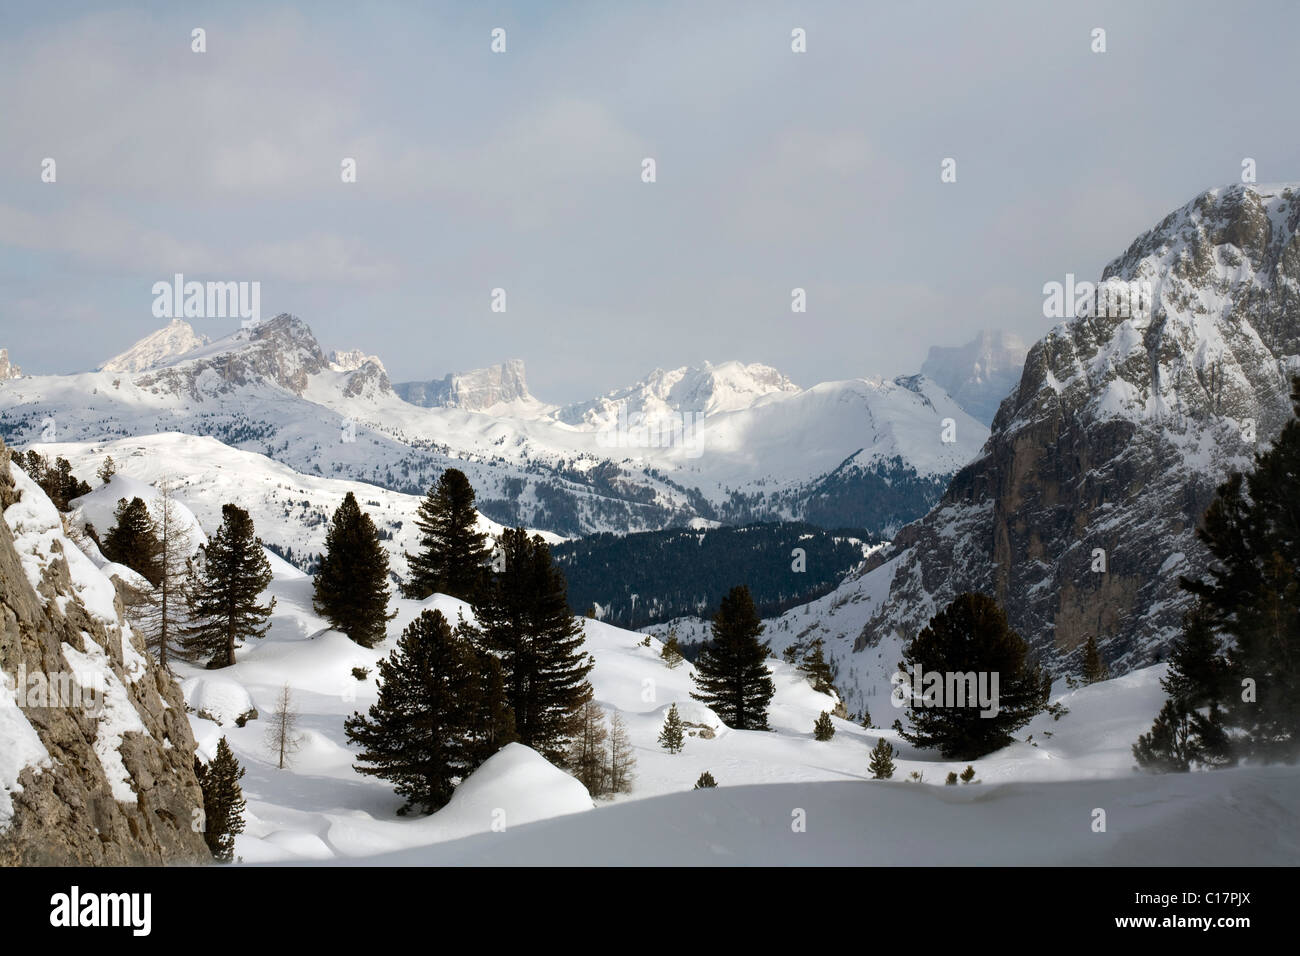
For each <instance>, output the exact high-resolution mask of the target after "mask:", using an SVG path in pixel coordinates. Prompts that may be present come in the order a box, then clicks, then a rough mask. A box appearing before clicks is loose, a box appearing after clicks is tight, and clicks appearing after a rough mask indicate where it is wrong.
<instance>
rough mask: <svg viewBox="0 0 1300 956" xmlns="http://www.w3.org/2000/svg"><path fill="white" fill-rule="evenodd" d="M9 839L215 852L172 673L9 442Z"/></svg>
mask: <svg viewBox="0 0 1300 956" xmlns="http://www.w3.org/2000/svg"><path fill="white" fill-rule="evenodd" d="M0 508H3V511H4V521H0V840H4V841H5V842H6V843H7V844H8V847H9V851H8V852H11V853H13V854H14V855H16V856H17V858H18V860H19V862H22V863H26V864H58V865H70V864H77V865H141V864H159V863H176V862H198V861H201V860H208V859H210V858H211V857H210V855H209V853H208V852H207V849H206V847H205V845H204V842H203V835H202V833H199V832H195V830H194V829H193V828H192V825H191V824H192V822H193V820H194V816H193V812H194V810H195V809H197V808H201V807H202V805H203V803H202V793H201V791H200V789H199V785H198V782H197V781H196V779H195V777H194V769H193V761H194V746H195V745H194V738H193V736H192V734H191V731H190V725H189V721H188V720H187V719H186V716H185V702H184V700H183V699H182V697H181V694H180V690H179V688H178V687H177V685H176V683H175V681H173V680H172V678H171V677H170V676H169V675H168V674H166V673H165V672H163V671H162V670H161V669H159V668H158V666H157V665H156V664H155V663H154V661H153V659H152V657H150V655H149V654H148V653H147V652H146V651H145V648H144V647H143V644H142V641H141V638H140V637H139V635H137V634H135V633H133V632H132V631H131V629H130V628H129V627H128V626H127V625H126V624H125V623H124V621H123V618H122V604H121V601H120V599H119V598H118V594H117V591H116V590H115V588H114V585H113V583H112V582H111V581H110V580H109V578H107V577H105V576H104V575H103V574H102V573H100V571H99V570H98V569H97V568H96V567H95V566H94V564H93V563H92V562H91V561H90V559H89V558H87V557H86V556H85V555H84V554H82V553H81V551H79V550H78V549H77V547H76V545H75V544H73V542H72V541H71V540H70V539H69V538H68V537H67V536H66V535H65V534H64V533H63V527H62V520H61V517H60V515H59V513H58V512H57V511H56V510H55V508H54V506H53V504H51V503H50V500H49V498H47V497H46V496H45V494H44V493H43V492H42V491H41V489H40V488H39V486H37V485H36V484H35V483H34V482H33V481H31V480H30V479H29V478H28V477H27V476H26V475H25V474H24V473H23V472H22V471H21V470H20V469H19V468H17V467H16V466H13V467H11V465H10V462H9V451H8V449H7V448H5V447H4V445H3V444H0Z"/></svg>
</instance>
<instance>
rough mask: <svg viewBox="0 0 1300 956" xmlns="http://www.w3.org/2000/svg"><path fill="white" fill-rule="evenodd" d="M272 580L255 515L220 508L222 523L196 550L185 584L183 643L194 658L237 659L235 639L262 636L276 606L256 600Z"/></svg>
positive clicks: (219, 662) (225, 663)
mask: <svg viewBox="0 0 1300 956" xmlns="http://www.w3.org/2000/svg"><path fill="white" fill-rule="evenodd" d="M270 583H271V563H270V562H269V561H267V559H266V554H265V553H264V552H263V550H262V539H261V538H258V537H257V536H256V535H254V533H253V519H252V518H250V517H249V515H248V512H247V511H245V510H244V509H243V508H240V507H239V506H238V505H233V504H228V505H222V506H221V527H219V528H218V529H217V532H216V534H214V535H213V536H212V538H211V539H210V540H209V541H208V543H207V545H206V546H205V547H203V548H202V549H201V550H200V552H199V559H198V561H197V562H196V563H195V564H194V566H193V570H192V572H191V576H190V580H189V582H188V583H187V586H186V587H187V592H186V593H187V599H188V603H189V614H190V624H189V626H188V627H187V628H186V629H185V632H184V637H183V638H182V641H181V643H182V645H183V646H184V648H185V650H186V651H187V652H188V653H189V654H191V655H193V656H195V657H198V656H202V655H210V659H209V660H208V665H207V666H208V667H209V668H214V667H229V666H230V665H231V664H233V663H235V646H236V642H237V641H240V640H245V639H247V638H250V637H257V638H260V637H264V636H265V635H266V632H267V631H268V630H269V629H270V626H271V625H270V622H269V621H268V618H269V617H270V616H271V612H272V610H274V608H275V599H274V598H272V599H271V603H270V604H266V605H262V604H259V603H258V597H259V596H260V595H261V594H262V592H263V591H265V590H266V588H267V585H269V584H270Z"/></svg>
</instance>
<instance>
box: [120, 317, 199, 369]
mask: <svg viewBox="0 0 1300 956" xmlns="http://www.w3.org/2000/svg"><path fill="white" fill-rule="evenodd" d="M210 341H212V340H211V339H209V338H208V337H207V336H206V335H202V334H200V333H198V332H195V331H194V327H193V326H192V325H190V324H189V323H188V322H186V321H184V320H182V319H172V320H171V322H169V323H168V324H167V325H165V326H163V327H162V328H161V329H158V330H157V331H156V332H150V333H149V334H148V335H146V336H145V337H144V338H142V339H141V340H140V341H139V342H136V343H135V345H133V346H131V347H130V348H129V349H127V350H126V351H125V352H123V353H121V354H120V355H115V356H113V357H112V358H111V359H109V360H108V361H107V362H105V363H104V364H103V365H101V366H100V367H99V368H100V371H104V372H143V371H145V370H146V369H151V368H157V367H158V366H160V365H166V364H167V363H168V362H170V361H171V360H172V359H175V358H179V357H180V356H182V355H184V354H185V353H186V352H192V351H194V350H195V349H197V348H200V347H202V346H204V345H207V344H208V343H209V342H210Z"/></svg>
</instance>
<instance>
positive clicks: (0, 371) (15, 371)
mask: <svg viewBox="0 0 1300 956" xmlns="http://www.w3.org/2000/svg"><path fill="white" fill-rule="evenodd" d="M22 374H23V370H22V369H20V368H19V367H18V366H17V365H13V364H11V363H10V361H9V350H8V349H0V382H3V381H4V380H5V379H7V378H19V377H20V376H21V375H22Z"/></svg>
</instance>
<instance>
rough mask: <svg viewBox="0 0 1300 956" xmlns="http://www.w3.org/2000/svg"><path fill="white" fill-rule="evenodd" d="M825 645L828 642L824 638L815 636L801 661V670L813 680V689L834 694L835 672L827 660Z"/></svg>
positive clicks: (821, 692)
mask: <svg viewBox="0 0 1300 956" xmlns="http://www.w3.org/2000/svg"><path fill="white" fill-rule="evenodd" d="M825 646H826V642H825V641H824V640H823V639H822V638H820V637H818V638H814V639H813V641H812V643H811V644H809V645H808V650H807V651H805V652H804V656H803V660H802V661H800V662H799V670H800V672H802V673H803V675H804V676H805V677H807V678H808V680H809V681H811V682H812V685H813V690H815V691H816V692H817V693H819V694H834V693H835V684H834V678H835V674H834V672H833V670H832V668H831V665H830V664H828V663H827V662H826V654H825Z"/></svg>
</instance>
